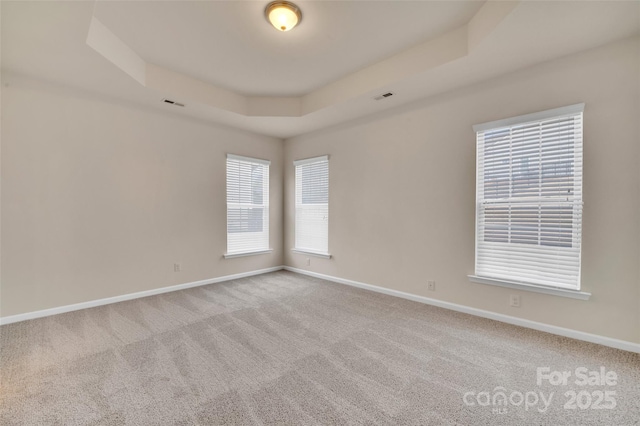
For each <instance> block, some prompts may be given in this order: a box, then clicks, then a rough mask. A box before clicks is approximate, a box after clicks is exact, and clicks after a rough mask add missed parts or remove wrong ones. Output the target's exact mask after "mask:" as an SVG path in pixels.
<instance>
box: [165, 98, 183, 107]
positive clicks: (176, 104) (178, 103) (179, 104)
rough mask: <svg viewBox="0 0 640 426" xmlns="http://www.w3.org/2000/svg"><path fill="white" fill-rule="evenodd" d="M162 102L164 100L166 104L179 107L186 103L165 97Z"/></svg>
mask: <svg viewBox="0 0 640 426" xmlns="http://www.w3.org/2000/svg"><path fill="white" fill-rule="evenodd" d="M162 102H164V103H165V104H170V105H175V106H179V107H183V106H184V104H181V103H180V102H176V101H172V100H171V99H163V100H162Z"/></svg>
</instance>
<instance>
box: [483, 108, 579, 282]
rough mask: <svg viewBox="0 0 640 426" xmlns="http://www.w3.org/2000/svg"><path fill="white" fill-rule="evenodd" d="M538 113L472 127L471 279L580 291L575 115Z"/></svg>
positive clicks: (577, 128)
mask: <svg viewBox="0 0 640 426" xmlns="http://www.w3.org/2000/svg"><path fill="white" fill-rule="evenodd" d="M538 114H539V116H542V117H545V118H544V119H542V120H538V121H533V122H527V123H523V124H519V123H518V122H517V118H514V119H508V120H507V121H508V122H509V123H510V125H509V126H504V127H500V128H489V126H487V125H479V126H477V128H478V129H480V130H478V131H477V165H478V167H477V190H476V198H477V199H476V202H477V212H476V215H477V218H476V275H479V276H486V277H489V278H503V279H508V280H511V281H519V282H526V283H533V284H539V285H548V286H560V287H565V288H573V289H579V288H580V252H581V240H582V238H581V224H582V122H583V120H582V110H581V109H580V110H579V111H573V112H571V113H570V114H566V113H563V114H562V116H561V117H550V116H549V114H547V113H546V112H543V113H538ZM527 117H530V116H527Z"/></svg>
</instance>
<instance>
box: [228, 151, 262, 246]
mask: <svg viewBox="0 0 640 426" xmlns="http://www.w3.org/2000/svg"><path fill="white" fill-rule="evenodd" d="M230 161H237V162H244V163H250V164H253V165H259V166H262V167H266V171H263V173H264V175H263V182H262V203H230V202H229V162H230ZM270 173H271V161H269V160H263V159H259V158H252V157H245V156H241V155H236V154H230V153H228V154H227V157H226V160H225V200H226V203H225V205H226V209H227V212H226V216H227V218H226V219H227V220H226V236H227V245H226V252H225V253H224V258H225V259H230V258H235V257H243V256H251V255H257V254H266V253H270V252H272V251H273V249H272V248H270V244H271V234H270V226H269V220H270V206H269V204H270V203H269V197H270V188H269V185H270V179H269V177H270ZM264 178H266V179H264ZM231 206H234V207H231ZM256 207H257V208H262V209H263V212H262V230H261V231H258V232H259V233H266V246H260V247H258V246H255V247H249V248H247V249H243V250H238V249H236V250H229V247H230V235H231V234H235V233H230V232H229V227H230V221H229V209H230V208H256ZM265 227H266V230H265ZM247 232H248V231H247ZM240 233H241V232H240Z"/></svg>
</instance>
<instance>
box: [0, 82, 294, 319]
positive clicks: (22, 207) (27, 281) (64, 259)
mask: <svg viewBox="0 0 640 426" xmlns="http://www.w3.org/2000/svg"><path fill="white" fill-rule="evenodd" d="M3 83H9V87H3V88H2V89H3V90H2V113H3V117H2V154H3V155H2V168H1V170H2V248H1V249H2V265H1V267H2V283H1V287H0V290H1V293H0V298H1V305H0V309H1V312H0V314H1V316H10V315H15V314H20V313H26V312H32V311H36V310H40V309H45V308H51V307H58V306H63V305H68V304H73V303H78V302H84V301H89V300H94V299H100V298H104V297H110V296H117V295H123V294H127V293H133V292H138V291H142V290H148V289H154V288H159V287H165V286H170V285H174V284H180V283H187V282H192V281H196V280H202V279H207V278H214V277H220V276H224V275H229V274H235V273H240V272H246V271H252V270H258V269H262V268H267V267H272V266H279V265H281V264H282V170H283V167H282V157H283V151H282V141H281V140H279V139H274V138H269V137H264V136H258V135H254V134H250V133H245V132H241V131H236V130H230V129H227V128H222V127H216V126H214V125H209V124H203V123H200V122H197V121H191V120H188V119H185V118H180V117H178V116H177V115H175V114H169V113H166V114H165V113H162V112H151V111H145V110H141V109H137V108H135V107H132V106H127V105H120V104H115V103H109V102H105V101H100V100H97V99H92V98H90V97H86V96H84V95H83V94H81V93H75V92H72V91H70V90H66V89H61V88H56V87H53V86H48V85H46V84H42V83H37V84H36V83H33V82H29V81H28V80H18V81H17V82H16V80H15V79H12V78H5V77H3ZM36 86H37V87H36ZM227 152H230V153H235V154H240V155H246V156H253V157H258V158H264V159H268V160H271V170H270V173H271V175H270V178H271V180H270V193H271V195H270V198H271V199H270V202H271V210H270V212H271V220H270V229H271V236H270V238H271V246H272V247H273V249H274V252H273V253H272V254H267V255H259V256H251V257H242V258H236V259H229V260H225V259H223V258H222V255H223V253H224V252H225V249H226V205H225V202H226V201H225V180H226V176H225V158H226V157H225V154H226V153H227ZM176 262H180V263H182V268H183V271H182V272H178V273H176V272H174V271H173V264H174V263H176Z"/></svg>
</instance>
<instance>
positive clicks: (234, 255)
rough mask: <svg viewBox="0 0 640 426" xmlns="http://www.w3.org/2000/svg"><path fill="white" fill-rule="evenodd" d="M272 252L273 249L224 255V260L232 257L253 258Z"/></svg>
mask: <svg viewBox="0 0 640 426" xmlns="http://www.w3.org/2000/svg"><path fill="white" fill-rule="evenodd" d="M272 251H273V249H267V250H256V251H243V252H240V253H225V254H224V258H225V259H233V258H234V257H244V256H254V255H258V254H267V253H271V252H272Z"/></svg>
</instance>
